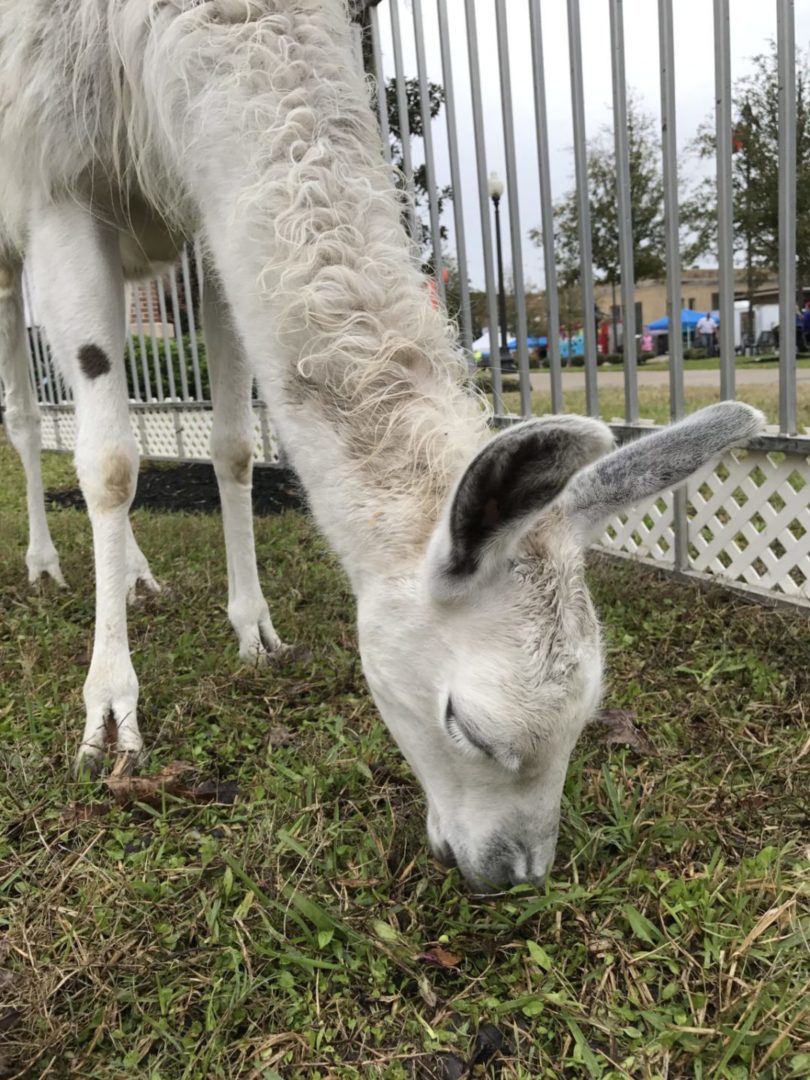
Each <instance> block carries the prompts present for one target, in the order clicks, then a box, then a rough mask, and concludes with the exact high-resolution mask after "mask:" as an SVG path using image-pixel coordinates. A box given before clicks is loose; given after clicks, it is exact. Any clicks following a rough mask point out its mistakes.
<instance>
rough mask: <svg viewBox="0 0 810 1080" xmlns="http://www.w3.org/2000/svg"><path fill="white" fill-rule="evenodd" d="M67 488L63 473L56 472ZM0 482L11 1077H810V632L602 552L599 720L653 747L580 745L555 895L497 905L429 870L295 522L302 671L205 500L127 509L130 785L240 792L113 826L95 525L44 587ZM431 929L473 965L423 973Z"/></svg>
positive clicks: (592, 733) (286, 597)
mask: <svg viewBox="0 0 810 1080" xmlns="http://www.w3.org/2000/svg"><path fill="white" fill-rule="evenodd" d="M72 473H73V470H72V465H71V462H70V460H69V458H68V457H67V456H57V455H53V454H49V455H46V458H45V483H46V486H47V487H54V486H65V485H72V484H73V483H74V482H75V480H74V478H73V475H72ZM0 475H2V477H3V483H2V485H0V550H2V551H3V552H4V556H5V557H4V559H3V560H2V561H1V562H0V610H2V612H3V618H2V619H0V738H2V745H3V754H2V756H0V926H1V927H2V933H3V946H4V955H3V963H2V969H3V970H2V978H1V979H0V989H2V995H3V997H2V1006H0V1018H2V1023H0V1056H2V1060H3V1062H4V1067H8V1071H9V1072H11V1075H14V1074H15V1072H16V1073H17V1075H20V1072H19V1070H22V1075H23V1076H25V1077H26V1078H28V1077H30V1078H31V1080H33V1078H34V1077H46V1076H52V1077H54V1078H63V1080H68V1078H74V1077H81V1078H82V1080H122V1078H124V1077H135V1076H137V1077H143V1078H144V1080H181V1078H185V1080H233V1078H235V1077H255V1078H256V1080H271V1078H278V1077H284V1080H319V1078H320V1080H326V1078H334V1080H407V1078H409V1077H410V1078H412V1077H414V1076H418V1075H424V1076H429V1075H442V1072H441V1071H440V1070H441V1069H442V1063H443V1061H446V1060H447V1059H446V1058H442V1056H441V1055H454V1057H455V1058H456V1059H458V1060H460V1061H462V1062H464V1063H465V1064H466V1065H469V1064H470V1062H471V1059H472V1058H473V1056H474V1053H475V1051H476V1044H478V1046H479V1047H480V1045H481V1043H482V1041H483V1036H484V1034H485V1033H488V1034H489V1036H490V1037H491V1036H492V1032H493V1030H494V1031H495V1034H496V1035H498V1036H499V1038H500V1043H499V1045H500V1049H499V1050H497V1051H496V1057H495V1060H494V1061H493V1062H492V1064H491V1066H490V1070H489V1073H487V1072H486V1070H485V1069H484V1068H482V1067H480V1066H479V1067H477V1068H476V1069H473V1070H471V1071H470V1076H473V1075H475V1076H480V1077H484V1075H490V1074H491V1075H492V1076H500V1077H501V1080H538V1078H541V1080H554V1078H558V1077H561V1076H562V1077H571V1078H572V1080H575V1078H576V1080H578V1078H580V1077H591V1076H593V1077H599V1078H602V1080H626V1078H627V1077H634V1078H635V1077H639V1078H640V1077H650V1078H653V1077H663V1076H671V1077H676V1076H677V1077H706V1078H708V1077H717V1078H718V1080H736V1078H737V1077H743V1076H745V1077H749V1076H755V1077H757V1080H799V1078H800V1077H804V1076H806V1075H807V1047H808V1045H810V1017H808V1016H807V1014H806V1009H805V1005H806V1001H807V953H806V943H807V939H808V934H810V921H809V919H808V914H807V904H806V894H807V878H808V872H809V871H810V864H808V861H807V857H806V805H805V803H806V799H805V792H806V790H807V775H806V768H807V756H806V754H805V756H804V757H802V748H803V747H804V746H805V743H806V740H807V730H806V718H804V712H805V711H806V709H805V707H804V703H805V702H806V701H807V700H808V698H810V682H808V678H810V675H809V674H808V665H807V662H806V660H807V640H808V634H810V625H808V621H807V617H806V615H802V614H801V613H798V612H797V613H793V614H792V613H788V612H782V613H779V612H774V611H769V610H767V609H764V608H759V607H756V606H754V605H751V604H740V603H739V602H737V601H735V600H734V599H733V598H731V597H730V596H729V595H728V594H726V593H722V592H720V591H710V592H701V591H699V590H698V589H696V588H693V587H689V586H683V585H678V584H675V583H672V582H671V581H668V580H666V579H662V578H661V577H659V576H658V575H657V574H654V573H652V572H650V571H648V570H645V569H644V568H643V567H639V566H637V565H631V566H618V567H617V566H614V565H609V564H606V563H602V561H601V560H596V561H594V563H593V565H592V566H591V568H590V572H589V578H590V584H591V588H592V590H593V593H594V598H595V601H596V603H597V606H598V608H599V609H600V611H601V613H602V618H603V622H604V625H605V643H606V648H607V654H608V668H609V672H610V677H609V682H608V686H609V690H608V697H607V700H606V706H607V707H609V708H613V709H626V710H630V711H631V712H632V713H633V719H634V722H635V724H636V725H637V726H638V727H639V728H641V729H642V730H643V731H644V733H645V734H646V736H647V738H648V739H649V740H650V741H651V742H652V744H653V748H654V752H653V753H650V754H646V753H641V752H639V751H638V750H634V749H632V748H630V747H625V746H621V745H606V744H605V743H604V742H603V741H602V728H601V725H599V724H594V725H593V726H592V727H591V728H589V729H588V730H587V731H586V733H585V736H584V737H583V739H582V740H581V741H580V744H579V745H578V746H577V748H576V750H575V751H574V754H573V758H572V764H571V768H570V770H569V774H568V778H567V782H566V789H565V798H564V804H563V816H562V822H561V830H560V840H559V847H558V856H557V860H556V863H555V868H554V873H553V877H552V880H551V881H550V882H549V884H548V886H547V887H546V889H545V890H544V891H542V892H539V893H538V892H537V891H535V890H533V889H529V888H527V887H525V886H520V887H518V888H516V889H513V890H512V891H510V892H508V893H506V894H504V895H503V896H501V897H499V898H496V899H490V900H482V899H480V898H476V897H471V896H469V895H468V894H467V893H466V892H465V891H464V888H463V886H462V884H461V882H460V881H459V878H458V875H457V873H456V872H450V873H447V872H445V871H444V870H442V869H441V868H439V867H438V866H437V865H436V864H435V863H434V862H433V861H432V860H431V859H430V857H429V854H428V852H427V850H426V844H425V837H424V805H423V798H422V795H421V793H420V792H419V789H418V786H417V785H416V782H415V780H414V779H413V777H412V775H411V773H410V771H409V769H408V767H407V765H406V764H405V762H404V761H403V759H402V757H401V756H400V754H399V753H398V751H397V750H396V748H395V747H394V745H393V743H392V741H391V739H390V738H389V736H388V735H387V733H386V732H385V729H384V728H383V725H382V724H381V723H380V721H379V719H378V717H377V714H376V712H375V709H374V707H373V705H372V703H371V701H370V699H369V696H368V692H367V690H366V687H365V684H364V682H363V679H362V674H361V671H360V666H359V663H358V659H357V642H356V633H355V626H354V610H353V607H354V605H353V601H352V599H351V595H350V593H349V590H348V587H347V584H346V581H345V579H344V577H343V575H342V574H341V572H340V570H339V569H338V568H337V566H336V564H335V562H334V560H333V559H332V557H331V556H330V555H329V554H328V553H327V552H326V550H325V548H324V544H323V542H322V541H321V539H320V538H319V537H318V535H317V534H316V532H315V530H314V528H313V526H312V524H311V523H310V522H309V521H308V520H307V519H306V518H305V517H304V516H302V515H299V514H292V513H288V514H285V515H283V516H280V517H272V518H267V517H260V518H258V519H257V521H256V541H257V550H258V554H259V566H260V568H261V574H262V581H263V586H264V589H265V592H266V595H267V597H268V600H269V602H270V606H271V608H272V610H273V616H274V621H275V623H276V625H277V626H278V627H279V630H280V631H281V633H282V634H283V636H284V637H285V638H286V639H287V640H289V641H296V642H298V643H300V644H302V645H305V646H307V647H308V648H309V650H310V651H311V654H312V655H311V657H310V658H309V659H299V660H297V661H295V662H294V663H293V664H292V665H291V666H288V667H283V666H281V667H277V668H273V669H265V670H260V671H256V670H252V669H245V668H243V667H242V666H241V665H240V664H239V660H238V657H237V651H236V646H235V643H234V641H233V637H232V633H231V630H230V627H229V626H228V623H227V615H226V612H225V610H224V608H225V598H226V595H227V593H226V590H227V574H226V568H225V558H224V552H223V549H222V536H221V522H220V520H219V517H218V515H205V514H179V513H170V512H161V513H158V512H144V511H138V512H136V513H135V514H134V529H135V532H136V534H137V536H138V539H139V541H140V543H141V544H142V546H143V548H144V550H145V552H146V553H147V554H148V556H149V558H150V560H151V562H152V566H153V569H154V570H155V572H156V573H157V575H158V577H159V578H160V580H161V581H162V582H163V583H164V585H165V586H166V591H165V592H164V594H163V595H162V596H160V597H159V598H157V599H155V600H150V601H147V602H145V604H142V605H140V606H136V607H135V608H134V609H132V611H131V613H130V633H131V638H132V642H133V651H134V655H135V664H136V667H137V669H138V673H139V677H140V681H141V720H142V726H143V729H144V733H145V736H146V739H147V744H148V746H149V750H150V761H149V762H148V763H147V764H146V765H145V766H143V767H142V771H143V772H144V773H154V772H157V771H158V770H159V769H160V768H161V767H163V766H164V765H166V764H168V763H169V762H170V761H172V760H175V759H182V760H184V761H186V762H188V763H189V764H191V765H192V766H193V767H194V768H195V770H197V772H198V773H199V775H200V776H201V777H203V778H219V779H231V780H234V781H236V783H237V785H238V788H239V792H240V796H239V799H238V800H237V802H236V803H235V804H234V805H232V806H220V805H213V804H212V805H199V804H197V805H194V804H190V803H188V802H183V801H182V800H178V799H173V798H170V797H167V798H166V800H165V803H164V804H163V805H159V806H157V807H155V806H146V805H135V806H130V807H128V808H124V807H120V806H117V805H116V804H115V803H114V802H113V800H112V799H111V797H110V794H109V792H108V791H107V789H106V788H105V786H104V784H103V782H101V781H88V780H83V781H76V780H74V779H72V778H71V776H70V773H69V760H70V756H71V754H72V752H73V751H74V750H75V747H76V743H77V741H78V739H79V737H80V728H81V716H82V701H81V687H82V682H83V680H84V677H85V674H86V664H87V656H88V649H89V647H90V645H91V643H92V636H93V631H92V622H93V596H92V590H91V589H89V588H88V587H87V581H88V579H89V577H90V575H91V567H92V558H91V554H90V530H89V525H88V522H87V518H86V516H85V515H84V514H82V513H81V512H79V511H76V510H58V511H53V512H51V513H50V520H51V527H52V530H53V533H54V539H55V541H56V543H57V545H58V547H59V550H60V553H61V555H62V564H63V568H64V570H65V573H66V576H67V579H68V583H69V585H70V586H71V588H70V590H69V591H67V592H65V593H62V592H61V591H57V590H51V589H49V588H44V589H41V590H40V589H34V590H32V589H29V587H28V585H27V583H26V581H25V567H24V553H25V545H26V519H25V495H24V486H23V476H22V470H21V468H20V465H19V461H18V459H17V457H16V455H15V454H14V453H13V452H12V451H11V450H10V449H9V448H8V447H7V446H6V445H4V444H3V443H2V442H0ZM439 944H441V945H443V946H444V947H445V948H446V949H447V950H449V951H451V952H453V953H455V954H456V955H457V956H458V957H459V963H458V966H457V967H456V968H453V969H442V968H440V967H437V966H436V965H435V964H430V963H428V962H426V961H425V960H423V959H420V956H423V955H424V954H425V952H426V951H427V950H430V949H433V948H435V947H436V945H439ZM732 965H734V966H733V968H732ZM732 972H733V974H732ZM486 1025H488V1026H486ZM451 1075H459V1073H458V1071H457V1072H456V1073H452V1074H451Z"/></svg>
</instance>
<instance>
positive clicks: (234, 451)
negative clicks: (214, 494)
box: [202, 271, 284, 664]
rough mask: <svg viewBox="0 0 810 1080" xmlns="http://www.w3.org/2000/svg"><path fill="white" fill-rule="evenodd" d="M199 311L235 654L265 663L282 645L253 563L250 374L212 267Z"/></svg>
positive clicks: (254, 561) (254, 551) (254, 559)
mask: <svg viewBox="0 0 810 1080" xmlns="http://www.w3.org/2000/svg"><path fill="white" fill-rule="evenodd" d="M202 312H203V328H204V332H205V346H206V357H207V359H208V372H209V375H210V377H211V395H212V398H213V405H214V419H213V426H212V429H211V457H212V459H213V462H214V470H215V472H216V475H217V484H218V485H219V498H220V502H221V504H222V526H223V531H224V533H225V557H226V560H227V564H228V617H229V619H230V621H231V624H232V626H233V628H234V630H235V631H236V634H237V637H238V638H239V655H240V656H241V657H242V658H243V659H245V660H247V661H249V662H250V663H253V664H264V663H266V662H267V661H268V659H269V657H270V656H271V655H272V654H274V653H275V654H277V653H278V652H279V650H281V649H283V648H284V646H283V645H282V642H281V639H280V638H279V636H278V634H277V633H276V631H275V629H274V627H273V622H272V620H271V618H270V611H269V608H268V607H267V601H266V600H265V599H264V595H263V594H262V589H261V585H260V583H259V571H258V568H257V566H256V545H255V543H254V538H253V503H252V498H251V491H252V483H253V442H254V436H253V407H252V405H251V388H252V383H253V379H252V374H251V371H250V368H249V366H248V362H247V358H246V357H245V353H244V350H243V348H242V342H241V340H240V338H239V335H238V333H237V332H236V330H235V329H234V327H233V322H232V317H231V313H230V310H229V308H228V305H227V301H226V300H225V298H224V296H223V294H222V289H221V287H220V284H219V280H218V279H217V276H216V274H215V272H213V271H209V272H208V274H207V275H206V279H205V288H204V290H203V301H202Z"/></svg>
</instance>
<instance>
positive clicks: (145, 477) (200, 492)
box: [45, 461, 306, 516]
mask: <svg viewBox="0 0 810 1080" xmlns="http://www.w3.org/2000/svg"><path fill="white" fill-rule="evenodd" d="M45 497H46V500H47V503H48V505H49V506H50V507H51V508H54V507H75V508H78V509H84V508H85V502H84V498H83V497H82V493H81V491H80V490H79V488H78V487H71V488H53V489H50V490H49V491H47V492H46V494H45ZM305 506H306V500H305V497H304V493H303V490H302V488H301V485H300V484H299V482H298V478H297V476H296V475H295V473H294V472H293V471H292V470H291V469H284V468H280V467H279V466H267V467H264V468H256V469H254V470H253V512H254V513H255V514H257V515H263V516H267V515H272V514H281V513H283V512H284V511H285V510H300V509H302V508H303V507H305ZM132 507H133V509H134V510H137V509H141V508H143V509H147V510H181V511H191V512H196V513H200V514H212V513H217V512H218V511H219V491H218V489H217V478H216V476H215V475H214V467H213V465H210V464H209V463H208V462H203V461H200V462H183V463H181V464H178V465H148V466H146V468H144V469H142V470H141V472H140V475H139V476H138V489H137V491H136V493H135V501H134V502H133V504H132Z"/></svg>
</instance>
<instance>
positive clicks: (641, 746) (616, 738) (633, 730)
mask: <svg viewBox="0 0 810 1080" xmlns="http://www.w3.org/2000/svg"><path fill="white" fill-rule="evenodd" d="M596 719H597V721H598V722H599V723H600V724H603V725H604V727H605V729H606V730H605V732H604V734H603V735H600V736H599V739H598V741H599V742H600V743H619V744H621V745H622V746H629V747H631V748H632V749H633V750H635V751H637V753H639V754H644V756H645V757H658V751H657V750H656V748H655V746H654V745H653V743H652V741H651V740H650V739H648V738H647V736H646V735H645V734H644V732H643V731H642V730H641V728H638V727H636V725H635V724H634V723H633V720H634V719H635V714H634V713H631V712H628V711H627V710H626V709H603V710H602V711H601V712H600V713H599V715H598V716H597V718H596Z"/></svg>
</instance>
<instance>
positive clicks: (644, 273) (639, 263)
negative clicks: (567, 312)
mask: <svg viewBox="0 0 810 1080" xmlns="http://www.w3.org/2000/svg"><path fill="white" fill-rule="evenodd" d="M627 130H628V148H629V155H630V202H631V207H632V217H633V264H634V267H633V269H634V274H635V278H636V280H637V281H640V280H643V279H645V278H657V277H660V276H661V275H662V273H663V272H664V186H663V179H662V176H661V164H660V160H661V154H660V147H659V142H658V136H657V133H656V128H655V121H654V119H653V117H652V116H651V115H650V114H648V113H646V112H644V110H643V109H642V107H641V106H640V105H639V103H638V102H637V101H634V100H633V99H632V98H631V99H630V100H629V102H628V110H627ZM587 170H588V195H589V202H590V213H591V246H592V254H593V268H594V272H595V274H596V275H597V278H598V280H599V281H602V282H610V283H612V284H615V283H617V282H619V281H620V280H621V268H620V264H619V218H618V193H617V184H616V175H617V169H616V151H615V145H614V141H613V131H612V129H611V128H609V127H607V126H606V127H603V128H602V130H601V131H600V133H599V134H598V135H597V137H596V138H595V139H594V140H593V141H592V142H591V143H590V144H589V146H588V155H587ZM578 230H579V211H578V207H577V195H576V191H575V190H572V191H569V192H568V194H567V195H565V196H564V197H563V198H562V199H561V200H560V201H559V202H558V203H557V204H556V206H555V208H554V248H555V258H556V262H557V267H558V274H559V278H560V281H561V283H562V284H563V285H571V284H573V283H575V282H577V281H578V280H579V276H580V251H579V235H578ZM529 235H530V236H531V237H532V239H533V240H534V241H535V243H537V244H540V243H542V233H541V231H540V229H537V228H535V229H532V230H531V231H530V234H529Z"/></svg>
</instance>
